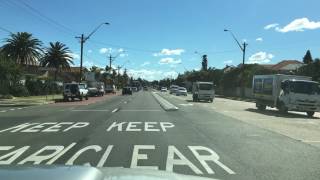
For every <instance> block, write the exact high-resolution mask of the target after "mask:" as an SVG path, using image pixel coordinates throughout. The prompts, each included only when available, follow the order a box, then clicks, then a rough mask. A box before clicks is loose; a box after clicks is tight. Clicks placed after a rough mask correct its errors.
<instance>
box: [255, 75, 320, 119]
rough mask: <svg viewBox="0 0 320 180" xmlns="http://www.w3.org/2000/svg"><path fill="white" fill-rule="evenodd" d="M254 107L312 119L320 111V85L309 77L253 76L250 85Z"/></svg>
mask: <svg viewBox="0 0 320 180" xmlns="http://www.w3.org/2000/svg"><path fill="white" fill-rule="evenodd" d="M252 91H253V96H254V98H255V99H256V107H257V108H258V109H259V110H265V109H266V107H267V106H269V107H276V108H277V109H279V111H280V112H283V113H286V112H287V111H300V112H306V113H307V115H308V116H309V117H312V116H313V115H314V113H315V112H318V111H320V85H319V83H318V82H315V81H311V77H307V76H295V75H283V74H274V75H255V76H254V77H253V84H252Z"/></svg>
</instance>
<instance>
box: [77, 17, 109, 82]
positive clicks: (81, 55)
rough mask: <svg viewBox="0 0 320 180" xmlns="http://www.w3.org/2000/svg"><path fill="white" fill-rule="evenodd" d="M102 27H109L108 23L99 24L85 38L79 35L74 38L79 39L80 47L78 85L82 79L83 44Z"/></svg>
mask: <svg viewBox="0 0 320 180" xmlns="http://www.w3.org/2000/svg"><path fill="white" fill-rule="evenodd" d="M103 25H109V23H108V22H104V23H101V24H99V26H97V27H96V28H95V29H94V30H93V31H92V32H91V33H90V34H89V35H88V36H87V37H85V36H84V34H81V36H80V37H79V36H78V37H76V38H79V39H80V44H81V45H80V46H81V50H80V76H79V83H80V82H81V78H82V61H83V44H84V43H85V42H86V41H87V40H88V39H89V38H90V37H91V36H92V35H93V34H94V33H95V32H96V31H97V30H98V29H99V28H100V27H101V26H103Z"/></svg>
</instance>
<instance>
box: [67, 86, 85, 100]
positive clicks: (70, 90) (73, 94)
mask: <svg viewBox="0 0 320 180" xmlns="http://www.w3.org/2000/svg"><path fill="white" fill-rule="evenodd" d="M69 98H71V99H72V101H73V100H74V98H78V99H79V100H80V101H82V99H83V98H85V99H86V100H88V89H87V87H86V84H84V83H64V84H63V99H64V101H67V100H69Z"/></svg>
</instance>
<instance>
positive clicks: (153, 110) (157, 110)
mask: <svg viewBox="0 0 320 180" xmlns="http://www.w3.org/2000/svg"><path fill="white" fill-rule="evenodd" d="M121 111H125V112H159V111H161V110H160V109H121Z"/></svg>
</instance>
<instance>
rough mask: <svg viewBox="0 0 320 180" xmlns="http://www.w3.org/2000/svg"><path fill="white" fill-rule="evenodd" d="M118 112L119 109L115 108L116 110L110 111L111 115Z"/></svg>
mask: <svg viewBox="0 0 320 180" xmlns="http://www.w3.org/2000/svg"><path fill="white" fill-rule="evenodd" d="M118 110H119V109H118V108H116V109H114V110H112V111H111V112H112V113H115V112H117V111H118Z"/></svg>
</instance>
